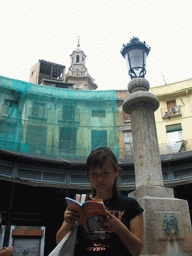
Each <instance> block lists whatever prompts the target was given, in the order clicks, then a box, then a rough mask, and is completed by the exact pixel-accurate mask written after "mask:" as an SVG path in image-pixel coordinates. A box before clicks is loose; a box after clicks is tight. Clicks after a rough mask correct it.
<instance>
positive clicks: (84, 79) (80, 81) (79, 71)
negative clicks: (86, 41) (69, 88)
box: [65, 39, 97, 90]
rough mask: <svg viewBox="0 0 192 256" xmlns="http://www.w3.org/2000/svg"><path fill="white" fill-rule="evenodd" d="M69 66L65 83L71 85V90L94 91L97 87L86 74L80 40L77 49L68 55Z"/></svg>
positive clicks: (84, 56) (84, 58) (84, 57)
mask: <svg viewBox="0 0 192 256" xmlns="http://www.w3.org/2000/svg"><path fill="white" fill-rule="evenodd" d="M70 57H71V66H70V67H69V69H68V73H67V74H66V76H65V82H68V83H73V84H74V85H73V89H77V90H95V89H97V85H96V84H95V83H94V79H93V78H92V77H91V76H90V75H89V73H88V72H87V68H86V66H85V61H86V57H87V56H86V55H85V53H84V52H83V51H82V50H81V48H80V40H79V39H78V43H77V48H76V49H75V50H74V51H73V52H72V54H71V55H70Z"/></svg>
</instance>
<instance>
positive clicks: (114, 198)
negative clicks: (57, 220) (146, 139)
mask: <svg viewBox="0 0 192 256" xmlns="http://www.w3.org/2000/svg"><path fill="white" fill-rule="evenodd" d="M86 166H87V175H88V178H89V180H90V182H91V185H92V187H93V190H92V192H91V193H90V194H87V195H86V201H89V200H95V199H102V200H103V203H104V205H105V209H106V215H105V216H97V217H98V219H99V223H100V225H101V227H102V228H101V229H100V230H98V231H97V232H96V231H94V234H93V233H92V232H87V230H85V229H84V228H83V227H82V226H81V225H79V226H78V229H77V237H76V246H75V251H74V256H76V255H79V254H81V253H82V255H85V256H88V255H92V254H93V253H95V254H97V255H100V254H102V255H106V256H108V255H110V256H111V255H112V253H113V254H114V255H115V254H116V253H120V254H121V255H122V256H123V255H126V256H129V255H130V256H131V255H133V256H138V255H140V254H141V252H142V248H143V214H142V213H143V209H142V208H141V207H140V205H139V203H138V202H137V201H136V200H135V199H133V198H130V197H127V196H124V195H122V194H120V193H119V191H118V188H117V178H118V176H119V173H120V167H119V164H118V161H117V159H116V157H115V155H114V153H113V152H112V151H111V150H110V149H109V148H107V147H100V148H97V149H96V150H94V151H92V152H91V154H90V155H89V157H88V159H87V163H86ZM77 220H78V213H77V212H75V211H72V210H71V209H70V208H69V207H68V208H67V209H66V211H65V213H64V222H63V224H62V226H61V228H60V229H59V230H58V232H57V235H56V242H57V243H59V242H60V241H61V240H62V239H63V237H64V236H65V235H66V234H67V233H68V232H69V230H71V229H72V228H73V227H74V225H75V223H76V221H77Z"/></svg>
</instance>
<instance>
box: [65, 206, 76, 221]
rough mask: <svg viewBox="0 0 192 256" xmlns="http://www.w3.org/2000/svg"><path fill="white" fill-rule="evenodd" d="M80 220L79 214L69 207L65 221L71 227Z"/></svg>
mask: <svg viewBox="0 0 192 256" xmlns="http://www.w3.org/2000/svg"><path fill="white" fill-rule="evenodd" d="M77 218H79V214H78V212H76V211H72V210H71V209H70V207H69V206H68V207H67V209H66V211H65V212H64V220H65V222H67V223H68V224H70V225H75V222H76V221H77Z"/></svg>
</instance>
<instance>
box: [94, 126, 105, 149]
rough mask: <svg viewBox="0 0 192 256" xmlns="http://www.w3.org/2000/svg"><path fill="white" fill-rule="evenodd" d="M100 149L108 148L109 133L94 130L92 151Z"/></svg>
mask: <svg viewBox="0 0 192 256" xmlns="http://www.w3.org/2000/svg"><path fill="white" fill-rule="evenodd" d="M98 147H107V131H106V130H92V131H91V150H94V149H96V148H98Z"/></svg>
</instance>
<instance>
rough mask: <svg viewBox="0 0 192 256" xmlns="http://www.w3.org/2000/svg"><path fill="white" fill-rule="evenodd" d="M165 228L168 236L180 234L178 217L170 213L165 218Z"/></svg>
mask: <svg viewBox="0 0 192 256" xmlns="http://www.w3.org/2000/svg"><path fill="white" fill-rule="evenodd" d="M163 230H164V233H165V235H166V236H168V237H171V238H172V237H173V236H177V235H178V219H177V218H176V217H175V216H173V215H170V214H167V215H165V216H164V218H163Z"/></svg>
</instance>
